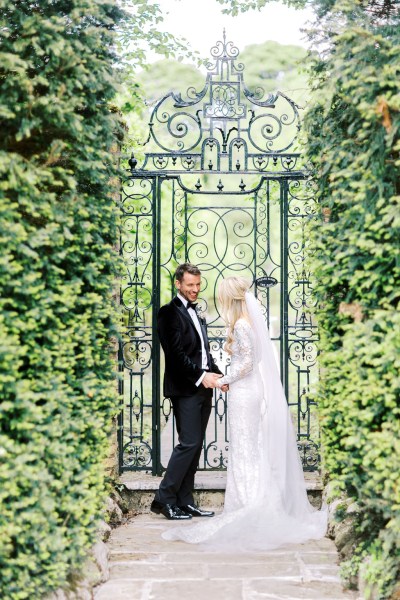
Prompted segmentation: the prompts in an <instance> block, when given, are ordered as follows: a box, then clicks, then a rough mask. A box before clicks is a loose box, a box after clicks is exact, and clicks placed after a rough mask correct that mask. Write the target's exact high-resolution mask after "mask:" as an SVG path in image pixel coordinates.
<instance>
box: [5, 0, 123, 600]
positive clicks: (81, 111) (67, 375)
mask: <svg viewBox="0 0 400 600" xmlns="http://www.w3.org/2000/svg"><path fill="white" fill-rule="evenodd" d="M0 7H1V45H0V81H1V91H0V94H1V102H0V105H1V109H0V111H1V121H2V136H1V141H0V171H1V180H0V245H1V252H0V298H1V300H0V338H1V340H2V343H1V347H0V397H1V404H0V455H1V460H0V503H1V510H0V572H1V576H0V596H1V598H3V599H4V600H5V599H13V600H22V599H24V598H29V599H30V600H33V599H36V598H37V599H39V598H40V599H41V598H43V597H45V595H46V592H47V591H49V590H51V589H55V588H57V587H58V586H59V585H64V584H65V581H66V579H67V578H68V577H69V576H71V574H72V573H73V572H74V571H75V570H79V568H80V565H81V563H82V562H83V561H82V559H83V558H84V556H85V554H86V552H87V548H88V547H89V546H90V545H91V543H92V541H93V538H94V535H95V530H96V519H97V515H98V514H99V512H100V510H101V508H102V504H103V501H104V483H103V470H102V465H101V461H102V458H103V457H104V454H105V451H106V448H107V436H108V431H109V425H110V421H111V415H112V414H113V413H114V412H115V410H116V406H117V399H116V394H115V376H114V373H113V356H112V352H113V349H112V347H111V344H110V338H111V336H112V335H113V334H114V333H115V331H114V326H113V322H112V314H113V312H114V311H115V309H113V306H112V294H113V285H114V278H115V268H116V262H117V259H116V254H115V251H114V249H113V246H114V244H115V239H116V233H117V231H116V226H117V214H116V213H117V211H116V208H115V205H114V201H113V199H112V197H111V195H110V192H111V191H112V185H111V183H110V178H111V177H112V176H114V174H115V169H114V167H113V166H112V162H113V159H112V155H110V147H111V146H112V145H114V146H115V144H116V138H117V134H118V129H119V126H118V123H117V121H116V118H115V116H114V115H113V114H112V113H111V112H110V110H109V108H108V105H109V103H110V102H111V100H112V99H113V97H114V95H115V86H116V84H115V81H114V80H113V73H112V65H113V63H114V61H115V59H116V57H115V55H114V52H113V50H112V48H113V45H114V41H115V33H114V30H115V28H116V26H117V24H118V23H121V22H123V20H124V19H125V17H124V14H123V13H122V12H121V10H120V9H119V8H118V7H117V5H116V3H115V2H114V1H111V0H97V1H96V2H89V1H87V0H74V1H70V0H54V1H53V2H48V1H47V0H46V1H45V0H36V1H35V2H33V1H29V0H20V1H18V2H14V1H13V0H1V1H0Z"/></svg>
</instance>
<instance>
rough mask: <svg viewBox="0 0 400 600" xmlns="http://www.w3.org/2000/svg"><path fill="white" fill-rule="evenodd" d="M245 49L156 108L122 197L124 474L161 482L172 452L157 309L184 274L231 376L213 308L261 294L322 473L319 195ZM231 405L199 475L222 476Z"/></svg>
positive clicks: (282, 108)
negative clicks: (193, 268) (230, 291)
mask: <svg viewBox="0 0 400 600" xmlns="http://www.w3.org/2000/svg"><path fill="white" fill-rule="evenodd" d="M238 55H239V51H238V49H237V48H236V47H235V46H234V45H233V44H232V43H231V42H227V41H226V36H225V33H224V36H223V40H222V41H219V42H217V43H216V45H215V46H214V47H213V48H212V49H211V60H210V61H209V63H208V64H207V68H208V74H207V77H206V82H205V86H204V88H203V90H202V91H200V92H196V90H194V89H193V88H189V89H188V90H187V93H186V95H185V96H184V97H183V96H182V95H176V94H173V93H170V94H167V95H166V96H165V97H164V98H162V99H161V100H160V101H159V102H158V103H157V104H156V105H155V107H154V109H153V111H152V114H151V119H150V134H149V139H148V141H147V143H146V148H147V152H146V154H145V159H144V162H143V164H142V165H141V166H138V161H137V159H136V158H135V157H134V156H133V155H132V158H131V159H130V161H129V169H128V175H127V180H126V182H125V183H124V186H123V188H122V220H121V241H120V249H121V255H122V258H123V260H124V263H125V266H126V275H125V277H124V279H123V281H122V286H121V306H122V310H123V326H124V334H123V336H122V341H121V344H120V371H121V379H120V390H121V398H122V400H121V404H122V409H121V414H120V417H119V454H120V468H121V470H139V469H144V470H152V472H153V473H154V474H156V473H161V472H162V471H163V469H164V468H165V466H166V462H167V460H168V457H169V455H170V452H171V450H172V447H173V445H174V443H175V441H176V431H175V428H174V418H173V413H172V407H171V402H170V400H169V399H168V398H163V395H162V391H161V390H162V385H161V378H162V373H163V354H162V352H160V348H159V344H158V341H157V338H156V317H157V311H158V308H159V307H160V305H162V304H164V303H165V302H168V301H169V300H170V299H171V298H172V296H173V295H174V284H173V274H174V271H175V268H176V266H177V264H179V263H181V262H186V261H190V262H193V263H195V264H197V265H198V266H199V267H200V269H201V271H202V291H201V297H200V298H199V307H200V309H201V311H202V312H203V315H204V316H205V317H206V319H207V323H208V332H209V338H210V345H211V351H212V353H213V355H214V357H215V359H216V360H217V362H218V364H219V366H220V367H221V368H222V370H225V371H227V370H228V369H229V357H228V356H227V355H226V353H225V352H224V324H223V321H222V319H221V316H220V314H219V311H218V302H217V300H216V295H217V288H218V282H219V281H220V280H221V278H223V277H226V276H229V275H232V274H241V275H243V276H246V277H248V278H249V279H251V280H252V281H253V282H254V284H253V285H254V287H253V291H254V293H255V294H256V295H257V297H258V299H259V300H260V302H261V304H262V306H263V311H264V313H265V319H266V322H267V324H268V327H269V328H270V332H271V337H272V339H273V342H274V344H275V346H276V350H277V355H278V356H279V358H280V368H281V376H282V382H283V385H284V387H285V392H286V396H287V398H288V403H289V406H290V410H291V412H292V415H293V420H294V422H295V426H296V428H297V434H298V447H299V452H300V456H301V459H302V462H303V466H304V469H305V470H314V469H316V468H318V465H319V444H318V427H317V421H316V416H315V404H316V400H315V396H314V388H315V384H316V381H317V378H318V369H317V342H318V335H317V327H316V324H315V321H314V316H313V310H314V301H313V297H312V280H313V276H312V273H310V272H309V269H308V267H307V260H306V259H307V255H308V253H309V251H310V249H309V248H308V245H307V244H308V242H307V239H306V235H305V224H306V222H307V221H308V220H310V219H314V218H315V217H316V210H317V206H316V201H315V193H314V190H313V185H312V182H311V181H310V180H309V177H308V173H307V170H306V168H305V165H304V163H303V162H302V158H301V154H300V152H299V151H298V149H297V146H296V136H297V133H298V131H299V129H300V116H299V107H298V106H297V105H296V104H295V103H294V102H293V101H292V100H290V99H289V98H287V96H285V95H284V94H282V93H281V92H274V93H267V94H265V93H264V91H263V90H262V89H261V88H259V89H256V90H253V91H251V90H249V89H248V88H247V87H246V85H245V83H244V78H243V73H244V66H243V64H241V63H239V62H237V58H238ZM228 406H229V395H228V396H227V395H226V394H223V393H222V392H220V391H216V392H215V395H214V400H213V410H212V413H211V417H210V422H209V427H208V429H207V432H206V436H205V440H204V447H203V453H202V457H201V461H200V468H201V469H205V470H209V469H225V468H226V465H227V461H228V447H229V439H228V426H227V411H228Z"/></svg>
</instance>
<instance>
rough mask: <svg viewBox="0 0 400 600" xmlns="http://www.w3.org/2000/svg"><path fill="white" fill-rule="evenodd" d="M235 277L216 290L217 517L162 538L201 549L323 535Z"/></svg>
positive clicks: (257, 318)
mask: <svg viewBox="0 0 400 600" xmlns="http://www.w3.org/2000/svg"><path fill="white" fill-rule="evenodd" d="M249 287H250V282H249V281H248V280H247V279H244V278H242V277H229V278H227V279H224V280H223V281H222V282H221V284H220V287H219V302H220V306H221V313H222V316H223V318H224V320H225V322H226V324H227V327H228V331H227V340H226V345H225V350H226V352H227V353H229V354H230V355H231V368H230V373H229V374H228V375H225V376H224V377H222V378H220V379H219V380H218V387H222V386H223V385H225V384H229V386H230V392H229V410H228V426H229V442H230V445H229V462H228V469H227V481H226V492H225V504H224V509H223V512H222V514H220V515H219V516H217V517H214V519H212V520H209V521H208V520H207V522H204V521H202V522H199V523H196V524H194V525H188V526H179V527H173V528H171V529H168V530H167V531H165V532H164V533H163V534H162V537H163V538H164V539H166V540H183V541H185V542H189V543H192V544H196V543H204V544H206V547H207V549H208V550H210V549H216V550H228V551H229V550H235V551H237V550H243V551H246V550H269V549H272V548H276V547H278V546H281V545H283V544H286V543H300V542H304V541H306V540H307V539H318V538H321V537H323V536H324V535H325V531H326V512H325V511H316V510H315V509H314V508H313V507H312V506H311V505H310V504H309V502H308V498H307V492H306V487H305V482H304V476H303V470H302V466H301V462H300V458H299V454H298V451H297V444H296V438H295V433H294V429H293V426H292V422H291V418H290V412H289V409H288V406H287V402H286V398H285V395H284V391H283V388H282V384H281V381H280V377H279V372H278V368H277V364H276V360H275V355H274V350H273V346H272V343H271V340H270V337H269V333H268V329H267V327H266V325H265V321H264V317H263V315H262V312H261V309H260V306H259V303H258V301H257V300H256V298H255V297H254V296H253V295H252V294H251V293H250V292H249Z"/></svg>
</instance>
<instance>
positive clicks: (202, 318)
mask: <svg viewBox="0 0 400 600" xmlns="http://www.w3.org/2000/svg"><path fill="white" fill-rule="evenodd" d="M197 317H198V319H199V320H200V321H201V322H202V323H204V325H207V313H204V312H202V311H201V310H198V311H197Z"/></svg>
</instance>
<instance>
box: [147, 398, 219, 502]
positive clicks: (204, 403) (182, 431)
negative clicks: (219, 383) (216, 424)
mask: <svg viewBox="0 0 400 600" xmlns="http://www.w3.org/2000/svg"><path fill="white" fill-rule="evenodd" d="M200 388H201V389H199V391H198V392H197V393H196V394H194V395H193V396H175V397H173V398H171V402H172V406H173V409H174V415H175V421H176V429H177V431H178V436H179V443H178V444H177V446H175V448H174V450H173V451H172V454H171V458H170V459H169V462H168V466H167V470H166V472H165V474H164V478H163V480H162V481H161V483H160V487H159V489H158V490H157V492H156V494H155V499H156V500H158V502H161V503H162V504H176V505H177V506H185V505H186V504H193V488H194V476H195V474H196V471H197V467H198V466H199V460H200V455H201V450H202V444H203V438H204V434H205V431H206V428H207V423H208V419H209V417H210V413H211V402H212V393H211V390H209V389H206V388H204V387H203V386H200Z"/></svg>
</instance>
